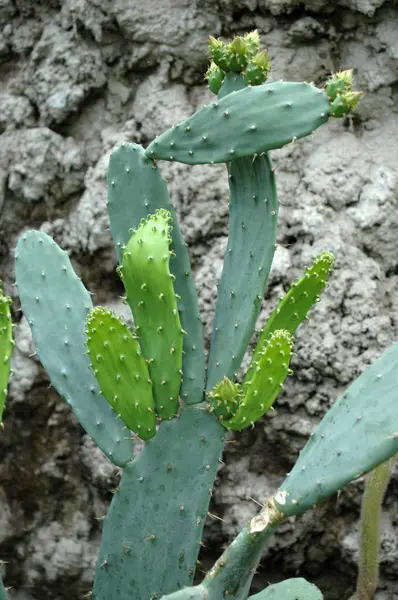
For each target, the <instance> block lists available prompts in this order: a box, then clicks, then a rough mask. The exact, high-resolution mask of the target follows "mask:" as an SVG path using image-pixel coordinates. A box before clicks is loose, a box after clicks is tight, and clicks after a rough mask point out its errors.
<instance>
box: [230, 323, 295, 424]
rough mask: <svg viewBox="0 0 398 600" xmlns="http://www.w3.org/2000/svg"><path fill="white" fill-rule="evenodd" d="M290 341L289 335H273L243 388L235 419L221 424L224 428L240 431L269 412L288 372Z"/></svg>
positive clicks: (286, 333) (282, 333)
mask: <svg viewBox="0 0 398 600" xmlns="http://www.w3.org/2000/svg"><path fill="white" fill-rule="evenodd" d="M292 347H293V339H292V336H291V335H290V333H289V332H288V331H285V330H280V331H275V332H274V333H272V334H271V335H270V337H269V338H268V340H267V341H266V342H265V343H264V347H263V349H262V351H261V352H260V354H259V355H258V357H257V358H256V361H255V364H254V369H253V375H252V378H251V380H250V381H248V382H246V384H245V386H244V388H243V394H244V395H243V399H242V401H241V402H240V404H239V408H238V410H237V411H236V413H235V415H234V416H233V417H232V418H231V419H229V420H226V421H224V420H222V421H221V422H222V424H223V425H224V427H227V428H228V429H234V430H240V429H245V428H246V427H249V426H250V425H253V424H254V423H255V422H256V421H258V419H260V418H261V417H262V416H263V415H265V413H266V412H267V411H268V410H269V409H270V408H271V406H272V404H273V402H274V400H275V399H276V397H277V395H278V394H279V392H280V391H281V389H283V382H284V381H285V379H286V377H287V375H288V372H289V363H290V358H291V353H292Z"/></svg>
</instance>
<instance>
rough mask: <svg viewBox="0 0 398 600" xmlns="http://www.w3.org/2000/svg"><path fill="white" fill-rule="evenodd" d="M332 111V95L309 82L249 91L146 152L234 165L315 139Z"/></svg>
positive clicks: (231, 96) (189, 122) (159, 156)
mask: <svg viewBox="0 0 398 600" xmlns="http://www.w3.org/2000/svg"><path fill="white" fill-rule="evenodd" d="M329 108H330V104H329V100H328V97H327V95H326V93H325V92H324V91H323V90H319V89H317V88H315V87H314V86H313V85H310V84H308V83H296V82H283V81H278V82H276V83H272V84H264V85H259V86H254V87H246V88H244V89H242V90H240V91H237V92H234V93H231V94H228V96H225V97H224V98H222V99H221V100H219V101H216V102H213V103H212V104H209V105H208V106H205V107H203V108H201V109H200V110H199V111H198V112H196V113H195V114H194V115H192V116H191V117H189V119H187V120H186V121H183V122H182V123H180V124H179V125H176V126H175V127H172V128H171V129H168V130H167V131H166V132H165V133H163V134H162V135H160V136H159V137H157V138H156V139H155V140H154V141H153V142H152V143H151V144H150V145H149V146H148V148H147V150H146V154H147V156H149V158H154V159H163V160H176V161H178V162H182V163H187V164H202V163H220V162H229V161H231V160H233V159H235V158H239V157H245V156H252V155H253V154H260V153H261V152H266V151H267V150H272V149H275V148H281V147H282V146H284V145H285V144H288V143H290V142H292V141H293V140H295V139H298V138H302V137H304V136H306V135H309V134H310V133H312V132H313V131H314V130H315V129H317V128H318V127H320V126H321V125H323V124H324V123H325V122H326V121H327V120H328V118H329V116H328V112H329Z"/></svg>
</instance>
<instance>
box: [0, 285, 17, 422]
mask: <svg viewBox="0 0 398 600" xmlns="http://www.w3.org/2000/svg"><path fill="white" fill-rule="evenodd" d="M1 283H2V282H1V281H0V424H1V425H2V424H3V423H2V417H3V411H4V404H5V400H6V396H7V384H8V378H9V376H10V372H11V354H12V349H13V346H14V340H13V339H12V322H11V312H10V304H11V299H10V298H8V297H7V296H4V294H3V291H2V289H1Z"/></svg>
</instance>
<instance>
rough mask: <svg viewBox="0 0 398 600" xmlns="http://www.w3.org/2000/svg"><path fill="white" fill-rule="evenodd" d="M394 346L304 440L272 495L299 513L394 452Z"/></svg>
mask: <svg viewBox="0 0 398 600" xmlns="http://www.w3.org/2000/svg"><path fill="white" fill-rule="evenodd" d="M397 373H398V344H397V343H395V344H393V345H392V346H391V347H390V348H389V349H388V350H386V351H385V352H384V354H382V356H381V357H380V358H379V359H378V360H376V362H375V363H373V364H372V365H371V366H370V367H368V368H367V369H366V370H365V371H364V372H363V373H362V374H361V375H360V376H359V377H358V378H357V379H356V380H355V381H354V383H352V384H351V385H350V387H349V388H348V389H347V391H346V392H345V393H344V394H343V395H342V396H341V397H340V398H339V399H338V400H337V401H336V402H335V404H334V405H333V406H332V408H331V409H329V411H328V412H327V413H326V415H325V416H324V418H323V419H322V421H321V422H320V424H319V425H318V427H317V428H316V429H315V431H314V432H313V433H312V435H311V436H310V439H309V440H308V442H307V444H306V446H305V447H304V449H303V450H302V451H301V453H300V456H299V459H298V461H297V462H296V464H295V465H294V468H293V470H292V471H291V472H290V474H289V475H288V477H287V478H286V479H285V481H284V482H283V484H282V486H281V488H280V491H279V493H278V494H277V495H276V496H275V501H276V507H277V509H278V510H279V511H281V512H283V513H284V514H285V515H287V516H289V515H295V514H300V513H302V512H304V511H306V510H308V509H309V508H311V507H313V506H314V505H316V504H318V503H319V502H321V501H322V500H324V499H325V498H327V497H328V496H330V495H331V494H333V493H334V492H337V490H340V489H342V488H343V487H344V486H345V485H346V484H347V483H349V482H350V481H352V480H353V479H356V478H357V477H360V476H361V475H364V474H365V473H367V472H368V471H371V470H372V469H373V468H374V467H376V466H377V465H379V464H380V463H382V462H384V461H386V460H388V459H389V458H390V457H391V456H393V455H394V454H395V453H396V452H398V426H397V424H398V385H397V383H398V375H397Z"/></svg>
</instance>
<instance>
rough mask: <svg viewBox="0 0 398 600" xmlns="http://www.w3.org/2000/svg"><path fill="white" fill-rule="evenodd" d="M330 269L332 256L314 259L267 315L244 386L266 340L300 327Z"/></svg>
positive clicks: (319, 256)
mask: <svg viewBox="0 0 398 600" xmlns="http://www.w3.org/2000/svg"><path fill="white" fill-rule="evenodd" d="M333 265H334V256H333V254H332V253H331V252H321V254H319V255H318V256H317V257H316V258H315V260H314V262H313V264H312V265H311V267H309V268H306V270H305V275H304V276H303V277H302V278H301V279H298V280H297V281H296V282H295V283H294V284H293V285H292V287H291V288H290V290H289V291H288V293H287V294H286V296H284V297H283V298H282V299H281V300H280V301H279V303H278V306H277V307H276V308H275V310H274V311H273V312H272V313H271V314H270V316H269V317H268V319H267V321H266V323H265V325H264V327H263V329H262V330H261V332H260V335H259V337H258V342H257V345H256V349H255V351H254V354H253V358H252V362H251V363H250V366H249V369H248V371H247V373H246V376H245V379H244V383H245V382H248V381H250V380H251V378H252V375H253V369H255V365H256V362H257V360H258V356H259V354H260V353H261V351H262V349H263V346H264V342H265V341H266V340H267V339H268V338H269V336H270V335H271V334H272V333H273V332H274V331H276V330H277V329H286V330H287V331H289V332H290V333H291V334H292V335H293V334H294V333H295V331H296V329H297V328H298V326H299V325H301V323H303V321H304V320H305V319H306V317H307V314H308V311H309V310H310V309H311V308H312V306H313V305H314V304H315V303H316V302H317V301H318V300H319V294H320V293H321V292H322V290H323V289H324V287H325V286H326V282H327V278H328V276H329V275H330V273H331V271H332V269H333Z"/></svg>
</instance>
